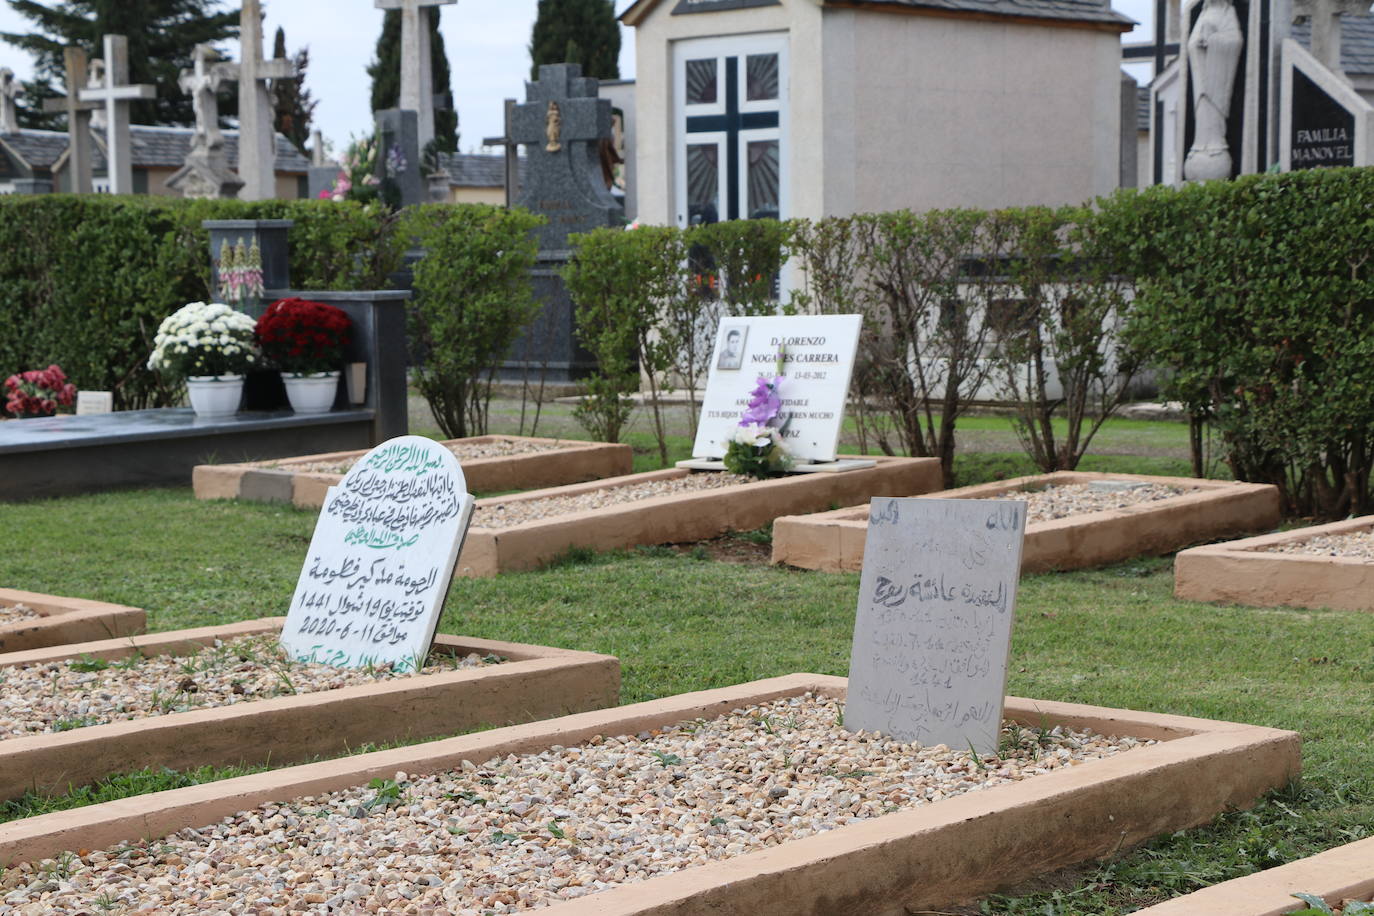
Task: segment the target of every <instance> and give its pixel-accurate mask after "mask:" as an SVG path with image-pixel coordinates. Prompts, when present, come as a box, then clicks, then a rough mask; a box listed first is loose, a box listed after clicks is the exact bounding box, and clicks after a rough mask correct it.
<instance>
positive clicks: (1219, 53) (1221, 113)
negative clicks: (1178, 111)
mask: <svg viewBox="0 0 1374 916" xmlns="http://www.w3.org/2000/svg"><path fill="white" fill-rule="evenodd" d="M1244 43H1245V33H1244V32H1242V31H1241V28H1240V19H1239V18H1238V17H1237V16H1236V8H1235V7H1234V6H1233V5H1232V4H1231V0H1203V5H1202V13H1201V15H1199V16H1198V19H1197V24H1196V25H1194V26H1193V32H1192V34H1191V35H1189V36H1188V73H1189V77H1190V78H1191V84H1192V85H1191V88H1192V94H1193V146H1192V148H1191V149H1190V150H1188V158H1187V159H1185V160H1184V161H1183V177H1184V178H1186V179H1187V180H1189V181H1205V180H1207V179H1209V178H1230V177H1231V167H1232V160H1231V148H1230V146H1229V145H1228V144H1227V142H1226V120H1227V118H1228V117H1229V116H1230V113H1231V94H1232V93H1233V92H1234V91H1235V88H1236V70H1237V69H1238V68H1239V66H1240V52H1241V46H1242V45H1243V44H1244Z"/></svg>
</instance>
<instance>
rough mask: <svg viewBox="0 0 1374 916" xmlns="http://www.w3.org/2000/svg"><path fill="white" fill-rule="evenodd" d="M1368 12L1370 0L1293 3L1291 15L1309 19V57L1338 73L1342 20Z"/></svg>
mask: <svg viewBox="0 0 1374 916" xmlns="http://www.w3.org/2000/svg"><path fill="white" fill-rule="evenodd" d="M1368 12H1369V0H1294V2H1293V16H1294V17H1295V18H1296V17H1299V16H1307V17H1309V18H1310V19H1311V20H1312V56H1313V57H1315V58H1316V59H1317V60H1319V61H1321V62H1322V63H1323V64H1324V65H1325V66H1326V68H1327V69H1328V70H1331V71H1332V72H1333V73H1340V72H1341V17H1342V16H1362V15H1364V14H1365V13H1368Z"/></svg>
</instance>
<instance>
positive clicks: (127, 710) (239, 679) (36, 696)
mask: <svg viewBox="0 0 1374 916" xmlns="http://www.w3.org/2000/svg"><path fill="white" fill-rule="evenodd" d="M491 660H493V661H494V660H495V659H491ZM486 661H487V660H484V659H483V658H482V657H481V656H478V655H475V654H474V655H469V656H467V657H466V658H452V659H448V658H446V659H443V660H442V663H439V662H437V661H436V660H435V658H434V657H431V662H432V664H431V665H429V666H428V667H426V668H424V669H423V670H422V671H421V672H420V673H421V674H422V675H423V674H432V673H435V672H438V671H451V670H454V669H456V668H474V667H478V666H480V665H482V664H485V663H486ZM406 676H411V675H399V674H396V673H395V672H393V671H392V670H391V668H390V667H384V668H373V669H367V668H335V667H332V666H330V665H321V664H315V663H313V662H312V663H307V662H297V661H291V660H289V659H288V658H287V656H286V655H285V654H284V653H283V652H282V650H281V648H280V646H278V645H277V641H276V637H275V636H249V637H241V638H239V639H234V640H230V641H228V642H218V643H217V644H216V646H215V647H213V648H207V649H205V650H203V651H201V652H198V653H196V654H195V655H188V656H182V657H174V656H170V655H154V656H151V657H147V658H143V657H140V656H133V657H131V658H128V659H124V660H121V661H115V662H108V661H104V660H101V659H94V658H81V659H75V660H72V661H65V662H51V663H48V664H42V665H23V666H20V665H15V666H9V667H4V668H0V741H3V740H4V739H7V738H18V737H23V736H25V735H34V734H43V733H51V732H61V731H68V730H70V729H73V728H84V727H86V726H89V725H105V724H108V723H110V722H121V721H125V720H128V719H142V718H146V717H149V716H161V715H167V714H169V713H174V712H185V711H186V710H188V709H206V708H210V707H216V706H230V705H233V704H235V703H247V702H252V701H253V700H267V699H271V698H273V697H279V696H292V695H294V694H301V693H317V692H319V691H323V690H337V689H339V688H341V687H352V686H354V685H357V684H367V683H371V682H373V681H376V680H380V679H384V678H393V677H406ZM2 912H3V909H2V908H0V913H2Z"/></svg>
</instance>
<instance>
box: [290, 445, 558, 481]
mask: <svg viewBox="0 0 1374 916" xmlns="http://www.w3.org/2000/svg"><path fill="white" fill-rule="evenodd" d="M584 444H585V443H582V442H556V443H548V442H509V441H506V440H504V439H498V440H497V441H495V442H468V443H463V444H461V445H450V446H449V447H448V450H449V451H450V452H453V454H454V456H455V457H456V458H457V459H458V460H459V461H474V460H476V459H478V458H509V457H511V456H513V455H533V454H535V453H537V452H559V451H562V450H563V449H566V448H572V447H573V446H575V445H584ZM359 457H361V456H359ZM356 463H357V459H356V458H354V459H350V460H347V461H311V462H306V463H298V462H291V463H287V462H273V463H271V464H268V465H267V467H269V468H276V469H279V470H286V471H300V472H302V473H311V474H347V473H348V472H349V471H350V470H351V469H352V467H353V465H354V464H356Z"/></svg>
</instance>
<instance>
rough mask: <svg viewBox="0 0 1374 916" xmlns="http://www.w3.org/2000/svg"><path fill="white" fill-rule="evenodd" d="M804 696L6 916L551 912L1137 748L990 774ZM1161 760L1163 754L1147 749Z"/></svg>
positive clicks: (315, 821) (330, 814)
mask: <svg viewBox="0 0 1374 916" xmlns="http://www.w3.org/2000/svg"><path fill="white" fill-rule="evenodd" d="M839 720H840V708H839V706H838V704H837V703H836V702H835V701H834V700H832V699H829V698H821V697H815V696H805V697H791V698H786V699H781V700H777V701H775V702H772V703H768V704H765V705H762V706H756V707H751V708H747V709H739V710H735V711H734V712H733V713H730V714H728V715H725V716H721V717H719V718H716V719H711V720H697V721H694V722H688V723H684V724H681V725H678V726H675V727H672V728H668V729H664V730H662V731H654V732H645V733H641V734H638V735H630V736H625V737H615V738H602V737H597V738H593V739H592V740H590V741H588V742H586V743H584V744H582V745H578V746H574V747H558V746H555V747H553V748H551V749H550V750H548V751H545V752H543V753H539V754H529V755H524V756H506V757H500V758H496V759H493V760H488V761H486V762H484V763H482V764H481V765H476V764H473V763H470V762H469V763H465V764H464V765H463V767H462V768H461V769H459V770H457V771H454V772H450V773H444V774H438V775H430V776H416V777H411V776H410V775H408V774H406V773H396V774H395V775H394V778H393V779H391V780H374V782H373V784H371V785H369V786H367V787H358V788H356V789H352V790H348V791H344V792H336V793H332V794H329V795H322V796H311V797H304V798H298V799H295V800H294V801H290V802H287V803H284V804H269V805H265V806H263V807H260V808H257V809H255V810H252V811H244V812H240V813H239V814H237V815H235V816H233V817H228V818H225V819H224V820H222V821H220V822H219V823H217V824H212V825H210V826H207V827H202V828H199V829H186V830H183V831H181V832H180V833H179V834H176V835H175V836H171V837H167V838H164V839H159V840H154V841H152V842H149V841H147V840H143V841H140V840H137V839H133V838H131V842H130V843H129V844H128V845H125V846H120V847H117V848H113V849H107V850H100V851H96V852H91V851H89V850H80V851H78V852H77V853H73V854H69V855H67V856H63V857H61V858H59V859H58V860H55V861H47V862H39V863H26V864H19V865H15V866H12V867H11V868H9V869H8V870H7V871H5V872H4V873H3V875H0V914H22V916H28V914H30V913H50V912H71V913H75V912H81V911H82V910H83V908H86V909H90V908H91V907H93V906H95V905H97V901H104V902H105V904H106V905H108V906H113V907H115V908H117V911H118V912H127V913H151V912H156V913H166V914H186V913H202V912H232V913H250V912H251V913H258V914H264V916H265V914H269V913H271V914H286V913H326V912H346V913H414V914H421V913H426V914H431V916H482V914H488V913H491V914H508V913H515V912H522V911H525V910H528V909H534V908H538V907H541V906H546V905H548V904H552V903H557V902H558V901H560V900H568V899H572V898H575V897H582V896H586V895H588V894H594V893H596V892H597V891H600V890H604V889H606V888H609V887H613V886H616V885H620V884H625V883H630V882H636V881H643V880H647V879H649V878H652V877H654V876H657V875H662V874H667V873H670V872H675V871H679V870H681V869H684V868H689V867H691V866H694V865H701V864H704V863H708V862H712V861H718V860H721V859H727V858H731V857H734V856H738V855H742V854H744V853H747V852H751V851H755V850H759V849H764V848H767V847H771V846H776V845H778V844H779V843H784V842H787V841H788V840H793V839H800V838H802V837H806V836H810V835H812V834H815V833H818V832H820V831H825V830H831V829H834V828H836V827H841V826H844V825H846V824H852V823H856V822H859V821H864V820H867V819H870V818H875V817H880V816H882V815H884V814H888V813H890V812H895V811H901V810H903V809H907V808H912V807H915V806H919V805H925V804H929V803H931V802H936V801H939V800H941V799H945V798H949V797H951V796H955V795H960V794H962V793H965V792H971V791H977V790H980V789H984V788H988V787H990V786H995V785H998V784H1002V783H1007V782H1011V781H1015V780H1021V779H1027V778H1032V777H1034V776H1036V775H1037V774H1041V773H1047V772H1051V771H1054V770H1058V769H1062V768H1065V767H1071V766H1076V765H1080V764H1084V763H1086V762H1087V761H1091V760H1093V759H1097V758H1104V757H1111V756H1113V755H1116V754H1119V753H1122V752H1126V751H1129V749H1131V748H1133V747H1136V746H1138V745H1139V744H1141V743H1143V742H1137V741H1136V740H1134V739H1129V738H1104V737H1102V736H1099V735H1091V734H1086V733H1081V732H1074V731H1070V730H1067V729H1061V728H1055V729H1053V730H1049V731H1043V732H1042V731H1037V730H1030V729H1024V728H1018V727H1015V726H1012V727H1010V728H1009V729H1008V730H1006V731H1005V732H1004V734H1003V749H1002V751H1001V753H1000V755H999V756H997V757H983V758H981V759H976V760H975V759H973V758H972V757H971V756H970V755H969V754H968V753H967V752H962V751H957V750H951V749H950V748H947V747H945V746H943V745H938V746H935V747H920V746H918V745H912V744H903V743H901V742H898V741H895V740H890V739H887V738H883V737H881V736H879V735H875V734H872V733H868V734H866V733H862V732H859V733H848V732H845V731H844V730H843V729H841V728H840V727H839V725H838V722H839ZM1144 743H1148V742H1144Z"/></svg>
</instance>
